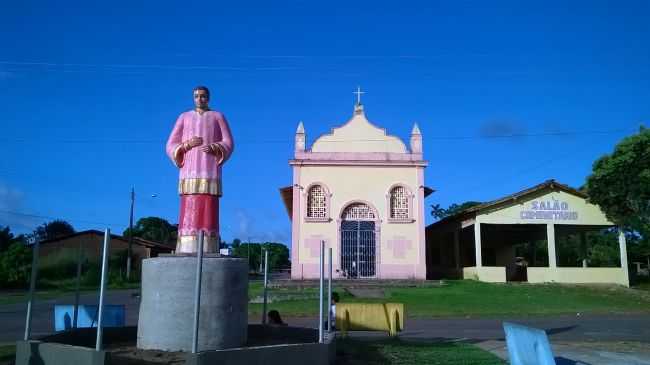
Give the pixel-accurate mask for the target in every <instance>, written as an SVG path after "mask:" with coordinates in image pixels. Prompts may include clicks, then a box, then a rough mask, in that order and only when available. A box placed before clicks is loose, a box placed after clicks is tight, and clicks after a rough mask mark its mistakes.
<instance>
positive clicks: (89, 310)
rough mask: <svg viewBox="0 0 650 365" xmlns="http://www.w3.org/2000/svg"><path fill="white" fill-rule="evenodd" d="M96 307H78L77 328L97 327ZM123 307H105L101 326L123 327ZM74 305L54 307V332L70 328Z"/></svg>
mask: <svg viewBox="0 0 650 365" xmlns="http://www.w3.org/2000/svg"><path fill="white" fill-rule="evenodd" d="M97 308H98V306H96V305H80V306H79V312H78V317H77V328H90V327H97ZM124 312H125V310H124V305H105V306H104V315H103V317H104V318H103V322H102V326H104V327H124V322H125V321H124ZM73 318H74V305H67V304H66V305H59V304H57V305H55V306H54V330H55V331H65V330H69V329H71V328H72V323H73Z"/></svg>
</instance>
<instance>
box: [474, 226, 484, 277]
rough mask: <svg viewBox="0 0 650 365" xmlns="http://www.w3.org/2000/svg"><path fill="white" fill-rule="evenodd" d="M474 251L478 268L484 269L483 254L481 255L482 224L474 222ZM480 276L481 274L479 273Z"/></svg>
mask: <svg viewBox="0 0 650 365" xmlns="http://www.w3.org/2000/svg"><path fill="white" fill-rule="evenodd" d="M474 249H475V251H476V252H475V255H476V267H477V268H479V267H483V254H482V253H481V223H479V222H474ZM478 274H479V275H480V273H478Z"/></svg>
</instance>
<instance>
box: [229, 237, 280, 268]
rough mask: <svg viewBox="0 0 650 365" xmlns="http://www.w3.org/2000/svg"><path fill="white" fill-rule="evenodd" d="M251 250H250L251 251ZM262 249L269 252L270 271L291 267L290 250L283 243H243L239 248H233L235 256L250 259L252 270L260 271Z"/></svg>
mask: <svg viewBox="0 0 650 365" xmlns="http://www.w3.org/2000/svg"><path fill="white" fill-rule="evenodd" d="M249 248H250V249H249ZM262 249H266V250H268V251H269V271H272V270H279V269H283V268H286V267H288V266H289V265H290V262H289V249H288V248H287V246H285V245H283V244H282V243H277V242H265V243H242V244H240V245H239V246H237V247H234V246H233V256H237V257H248V255H249V254H250V257H249V263H250V265H249V266H250V267H249V269H251V270H255V271H257V270H259V267H260V262H261V261H262V260H263V257H262V256H261V251H262Z"/></svg>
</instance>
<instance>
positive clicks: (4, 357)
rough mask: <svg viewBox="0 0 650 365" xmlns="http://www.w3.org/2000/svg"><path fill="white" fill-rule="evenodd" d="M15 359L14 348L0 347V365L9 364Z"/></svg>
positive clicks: (8, 346)
mask: <svg viewBox="0 0 650 365" xmlns="http://www.w3.org/2000/svg"><path fill="white" fill-rule="evenodd" d="M15 358H16V346H15V345H6V346H0V364H9V363H11V362H12V361H14V359H15Z"/></svg>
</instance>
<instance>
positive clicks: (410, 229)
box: [280, 101, 433, 279]
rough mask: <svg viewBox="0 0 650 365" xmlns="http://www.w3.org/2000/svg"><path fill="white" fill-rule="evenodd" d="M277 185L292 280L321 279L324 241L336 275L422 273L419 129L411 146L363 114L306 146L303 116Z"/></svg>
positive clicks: (418, 275) (356, 110) (396, 276)
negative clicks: (285, 180) (288, 175)
mask: <svg viewBox="0 0 650 365" xmlns="http://www.w3.org/2000/svg"><path fill="white" fill-rule="evenodd" d="M289 165H290V166H291V168H292V170H293V184H292V186H288V187H285V188H282V189H280V192H281V196H282V199H283V201H284V203H285V206H286V208H287V212H288V213H289V217H290V218H291V221H292V225H291V230H292V240H291V242H292V243H291V278H292V279H314V278H317V277H319V255H320V244H321V242H322V241H324V242H325V248H326V250H327V249H329V248H332V251H333V267H334V277H335V278H343V277H346V278H376V279H425V277H426V263H425V234H424V229H425V223H424V198H425V196H427V195H429V194H430V193H431V192H433V190H431V189H429V188H426V187H425V186H424V168H425V167H426V166H427V162H426V161H424V160H423V158H422V135H421V133H420V129H419V128H418V126H417V125H413V128H412V131H411V137H410V146H409V147H407V146H406V145H405V144H404V142H403V141H402V140H401V139H400V138H398V137H395V136H392V135H389V134H387V133H386V130H385V129H383V128H380V127H377V126H375V125H373V124H372V123H371V122H370V121H368V119H367V118H366V115H365V112H364V109H363V105H361V103H360V101H358V102H357V104H356V105H355V108H354V113H353V115H352V118H351V119H350V120H348V121H347V122H346V123H345V124H344V125H343V126H341V127H338V128H334V129H333V130H332V132H331V133H329V134H325V135H322V136H320V137H319V138H318V139H316V141H315V142H314V143H313V144H312V145H311V146H310V147H309V146H307V142H306V133H305V128H304V125H303V124H302V122H301V123H300V124H299V125H298V128H297V130H296V135H295V150H294V158H293V159H291V160H290V161H289Z"/></svg>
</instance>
